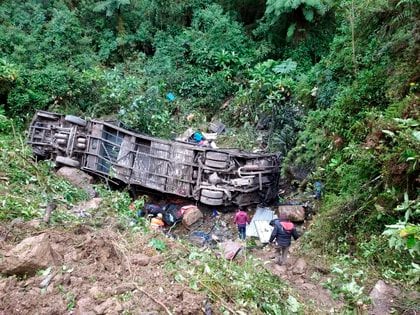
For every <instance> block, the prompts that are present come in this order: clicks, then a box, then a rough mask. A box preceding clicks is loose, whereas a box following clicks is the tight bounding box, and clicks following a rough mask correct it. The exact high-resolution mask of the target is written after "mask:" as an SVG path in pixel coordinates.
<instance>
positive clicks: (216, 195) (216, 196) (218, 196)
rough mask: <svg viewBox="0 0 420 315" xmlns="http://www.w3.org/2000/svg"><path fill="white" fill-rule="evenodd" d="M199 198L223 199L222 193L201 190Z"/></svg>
mask: <svg viewBox="0 0 420 315" xmlns="http://www.w3.org/2000/svg"><path fill="white" fill-rule="evenodd" d="M201 196H204V197H208V198H212V199H222V198H223V191H220V190H210V189H202V190H201Z"/></svg>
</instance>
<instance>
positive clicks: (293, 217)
mask: <svg viewBox="0 0 420 315" xmlns="http://www.w3.org/2000/svg"><path fill="white" fill-rule="evenodd" d="M281 214H286V215H287V217H288V218H289V220H290V221H293V222H303V221H304V220H305V208H304V207H303V206H302V205H296V206H293V205H283V206H279V217H280V215H281Z"/></svg>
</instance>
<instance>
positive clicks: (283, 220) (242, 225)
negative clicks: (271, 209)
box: [147, 208, 299, 265]
mask: <svg viewBox="0 0 420 315" xmlns="http://www.w3.org/2000/svg"><path fill="white" fill-rule="evenodd" d="M147 210H148V212H149V211H150V212H152V213H153V211H155V210H156V209H147ZM156 212H157V211H156ZM233 221H234V223H235V224H236V226H237V228H238V234H239V239H240V240H245V239H246V227H247V225H248V224H249V223H250V222H251V219H250V217H249V215H248V213H247V211H246V210H245V209H243V208H239V209H238V210H237V212H236V213H235V216H234V219H233ZM270 225H271V226H272V227H273V231H272V233H271V236H270V239H269V241H268V242H269V243H272V242H274V241H276V243H277V248H278V253H279V257H278V260H277V263H278V264H279V265H283V264H285V262H286V260H287V255H288V252H289V247H290V245H291V241H292V238H293V239H295V240H297V239H298V238H299V235H298V233H297V231H296V228H295V226H294V224H293V223H292V222H290V220H289V218H288V216H287V215H286V214H284V213H282V214H280V216H279V218H277V219H274V220H271V221H270ZM164 226H165V222H164V220H163V215H162V213H161V212H157V213H155V215H154V216H153V217H152V218H151V220H150V228H151V229H152V230H156V231H157V230H161V229H162V228H163V227H164Z"/></svg>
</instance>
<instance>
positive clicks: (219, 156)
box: [206, 151, 229, 162]
mask: <svg viewBox="0 0 420 315" xmlns="http://www.w3.org/2000/svg"><path fill="white" fill-rule="evenodd" d="M206 159H209V160H214V161H221V162H226V161H227V160H229V155H228V154H226V153H223V152H213V151H209V152H207V153H206Z"/></svg>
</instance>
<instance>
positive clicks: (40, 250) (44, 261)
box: [0, 233, 59, 276]
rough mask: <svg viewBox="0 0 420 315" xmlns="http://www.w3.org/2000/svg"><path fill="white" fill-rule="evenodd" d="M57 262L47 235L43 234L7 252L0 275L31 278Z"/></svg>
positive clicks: (30, 238)
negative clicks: (40, 270) (27, 276)
mask: <svg viewBox="0 0 420 315" xmlns="http://www.w3.org/2000/svg"><path fill="white" fill-rule="evenodd" d="M58 261H59V255H58V254H57V253H56V252H54V251H53V249H52V247H51V244H50V240H49V237H48V235H47V234H45V233H43V234H40V235H37V236H33V237H29V238H26V239H24V240H23V241H22V242H20V243H19V244H18V245H16V246H15V247H14V248H12V249H11V250H10V251H9V252H7V253H6V254H5V255H4V259H3V261H2V262H1V264H0V273H3V274H6V275H29V276H32V275H34V274H35V273H36V272H37V271H38V270H39V269H45V268H47V267H49V266H51V265H56V264H57V263H58Z"/></svg>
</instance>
